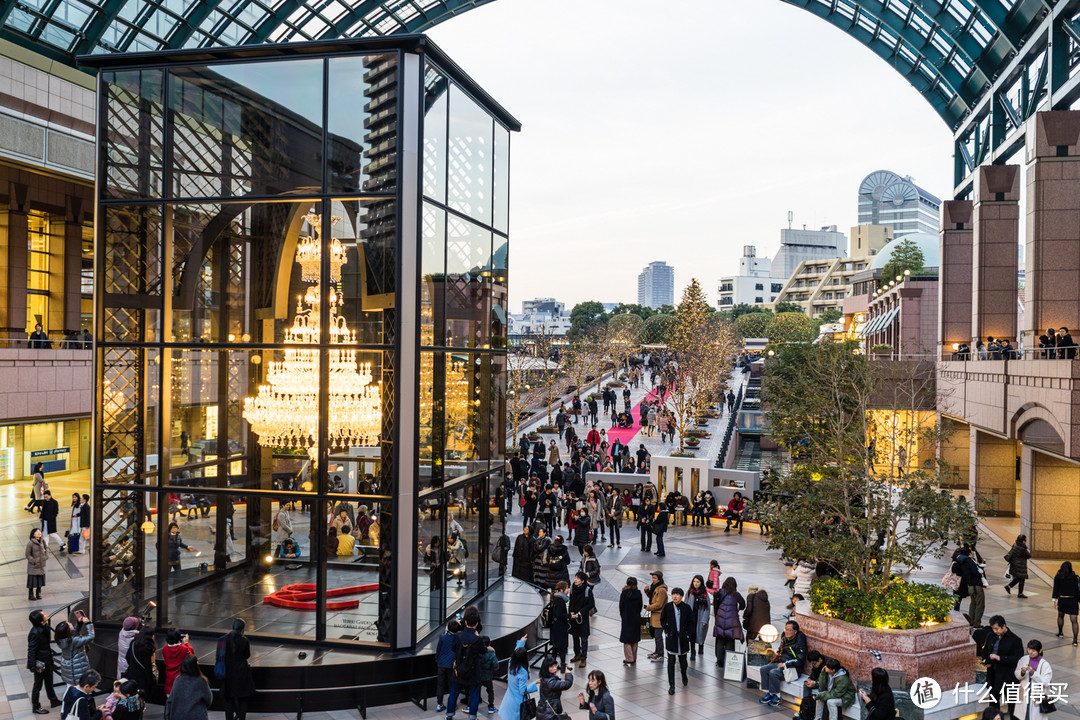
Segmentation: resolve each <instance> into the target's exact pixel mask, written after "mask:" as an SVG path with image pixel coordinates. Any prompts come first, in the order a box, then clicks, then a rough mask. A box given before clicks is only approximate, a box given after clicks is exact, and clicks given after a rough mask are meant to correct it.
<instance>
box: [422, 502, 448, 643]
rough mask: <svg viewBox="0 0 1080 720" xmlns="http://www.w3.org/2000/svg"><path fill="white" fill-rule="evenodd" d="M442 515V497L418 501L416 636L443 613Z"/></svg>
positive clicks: (428, 629)
mask: <svg viewBox="0 0 1080 720" xmlns="http://www.w3.org/2000/svg"><path fill="white" fill-rule="evenodd" d="M445 517H446V505H445V499H444V498H443V499H440V498H425V499H422V500H421V501H420V507H419V522H418V523H417V538H418V541H417V550H418V565H419V572H418V577H417V583H416V590H417V603H416V611H417V612H416V637H417V639H420V638H422V637H424V636H426V635H427V634H428V633H430V632H433V631H434V630H435V629H436V628H438V627H439V625H441V624H442V619H443V617H445V613H444V611H443V607H444V606H443V601H444V597H445V593H446V566H447V564H446V546H445V542H444V541H445V539H446V529H445V527H444V526H443V521H444V518H445Z"/></svg>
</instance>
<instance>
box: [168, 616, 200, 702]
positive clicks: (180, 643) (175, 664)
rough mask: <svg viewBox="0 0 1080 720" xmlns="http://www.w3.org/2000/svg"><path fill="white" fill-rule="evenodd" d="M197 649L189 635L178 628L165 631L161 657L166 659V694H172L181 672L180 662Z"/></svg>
mask: <svg viewBox="0 0 1080 720" xmlns="http://www.w3.org/2000/svg"><path fill="white" fill-rule="evenodd" d="M194 654H195V649H194V648H192V647H191V641H190V640H189V639H188V636H187V635H186V634H184V633H181V632H180V631H179V630H177V629H176V628H169V629H168V631H167V632H166V633H165V647H163V648H162V649H161V657H162V659H163V660H165V694H166V695H170V694H171V693H172V689H173V683H174V682H175V681H176V678H177V676H178V675H179V674H180V664H181V663H182V662H184V658H186V657H187V656H188V655H194Z"/></svg>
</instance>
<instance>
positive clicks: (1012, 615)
mask: <svg viewBox="0 0 1080 720" xmlns="http://www.w3.org/2000/svg"><path fill="white" fill-rule="evenodd" d="M640 392H641V393H642V394H644V390H641V391H640ZM643 440H644V441H646V442H654V441H656V440H658V438H643ZM2 497H3V500H4V502H3V503H2V505H0V532H2V533H3V537H4V538H5V542H4V543H2V545H3V547H4V549H5V550H6V552H7V556H8V557H11V556H16V555H19V551H20V550H21V548H22V547H23V546H24V545H25V539H24V540H21V541H18V542H16V540H17V538H18V537H20V536H23V537H25V535H26V534H28V533H29V528H30V527H32V526H33V518H32V517H31V516H30V514H29V513H25V512H23V510H22V506H23V504H25V499H23V500H21V501H19V502H16V497H15V491H14V490H13V489H9V488H4V489H3V490H2ZM519 522H520V516H519V515H515V516H514V518H513V520H512V524H513V526H514V527H515V529H516V528H517V527H520V525H519V524H518V523H519ZM623 530H624V533H623V543H622V544H623V547H622V549H616V548H608V547H607V546H606V545H603V544H601V545H599V546H598V547H597V551H598V557H599V560H600V563H601V566H602V568H603V570H602V576H603V580H602V582H601V584H600V585H599V586H598V587H597V607H598V610H599V612H598V614H597V616H596V617H595V618H594V621H593V628H594V629H593V635H592V637H591V639H590V651H589V665H588V667H587V668H585V669H583V670H578V669H577V668H575V671H576V672H575V676H574V677H575V682H574V688H573V691H572V692H571V693H568V694H567V695H566V696H565V697H566V698H567V699H571V698H576V697H577V693H578V692H579V691H581V690H582V689H583V688H584V686H585V675H586V674H587V672H588V670H591V669H597V668H598V669H601V670H603V671H604V673H605V674H606V675H607V678H608V683H609V685H610V686H611V690H612V694H613V696H614V698H615V703H616V708H617V714H618V716H619V717H620V718H642V719H643V720H645V719H647V720H656V718H672V717H680V718H688V719H689V720H697V719H698V718H703V719H704V718H708V719H709V720H756V719H765V718H769V719H770V720H776V719H777V718H783V717H790V716H791V713H792V711H793V710H794V707H793V706H791V705H787V704H785V705H783V706H781V707H778V708H769V707H764V706H762V705H760V704H758V702H757V701H758V698H759V697H760V692H759V691H752V690H748V689H747V688H746V685H745V683H736V682H733V681H725V680H722V679H721V676H720V670H719V669H718V668H717V667H716V666H715V664H714V663H715V656H714V653H713V648H712V645H711V643H707V644H706V650H705V657H703V658H702V657H699V658H698V659H697V660H696V661H694V662H693V663H692V664H691V670H690V685H689V687H687V688H685V689H684V688H682V687H681V686H679V687H678V688H677V689H676V693H675V695H674V696H669V695H668V694H667V677H666V672H665V668H664V667H663V665H662V664H661V663H650V662H648V660H647V659H646V658H645V655H646V654H647V653H648V652H649V651H650V649H651V647H650V640H649V639H648V638H644V639H643V642H642V644H641V647H640V649H639V660H638V663H637V665H635V666H632V667H625V666H623V664H622V652H623V651H622V646H621V644H620V643H619V641H618V634H619V617H618V596H619V592H620V590H621V589H622V587H623V585H624V583H625V580H626V578H627V577H628V576H631V575H633V576H634V577H636V578H637V579H638V583H639V586H642V587H643V586H645V585H647V584H648V582H649V573H650V572H651V571H652V570H654V569H661V570H662V571H663V572H664V575H665V580H666V581H667V584H668V587H669V588H673V587H675V586H677V585H678V586H683V587H686V586H687V585H689V584H690V580H691V579H692V578H693V576H694V575H695V574H701V575H703V576H704V575H707V570H708V564H709V560H711V559H713V558H715V559H716V560H717V561H719V563H720V567H721V569H722V570H723V576H724V577H728V576H733V577H735V578H736V580H737V581H738V585H739V590H740V592H743V593H745V592H746V589H747V587H748V586H749V585H757V586H758V587H763V588H765V589H766V590H767V591H768V593H769V597H770V600H771V604H772V617H773V623H774V624H778V623H781V622H783V619H784V613H785V606H786V604H787V602H788V590H787V588H786V587H785V586H784V582H785V579H786V570H785V567H784V565H783V563H782V562H781V559H780V557H779V553H778V552H777V551H773V550H767V549H766V548H765V544H764V542H763V538H762V537H761V536H760V535H759V534H758V530H757V526H756V525H753V524H747V525H746V530H745V532H744V534H742V535H738V534H735V533H724V532H723V525H722V524H721V523H713V525H712V526H711V527H692V526H673V527H672V528H671V531H670V532H669V533H668V535H667V538H666V543H665V544H666V545H667V557H666V558H664V559H662V560H661V559H658V558H656V557H654V556H653V555H652V554H651V553H646V552H642V551H641V550H640V549H639V543H638V541H637V533H636V531H635V530H634V526H633V523H632V522H627V523H625V524H624V527H623ZM982 548H983V554H984V555H985V557H986V560H987V562H988V566H987V576H988V577H989V578H990V581H991V583H992V587H991V588H990V589H989V590H988V591H987V598H986V606H987V607H986V617H989V616H990V615H992V614H995V613H1001V614H1002V615H1004V616H1005V618H1006V620H1008V622H1009V625H1010V627H1011V628H1012V629H1013V630H1014V631H1015V632H1016V633H1017V634H1018V635H1019V636H1020V637H1021V638H1022V639H1023V640H1024V641H1025V642H1026V641H1027V640H1029V639H1031V638H1038V639H1039V640H1041V641H1042V643H1043V646H1044V648H1045V653H1046V657H1047V659H1048V660H1049V661H1050V662H1051V664H1052V665H1053V667H1054V681H1055V682H1064V683H1068V684H1069V687H1070V688H1076V690H1074V691H1073V692H1074V693H1075V696H1076V697H1075V700H1070V704H1069V705H1067V706H1063V707H1062V708H1061V711H1060V712H1059V713H1058V718H1059V719H1063V718H1068V717H1077V716H1078V713H1077V707H1078V705H1080V673H1078V670H1077V669H1078V667H1080V655H1078V653H1077V650H1076V649H1074V648H1073V647H1072V646H1071V638H1066V639H1065V640H1060V639H1057V638H1055V637H1054V631H1055V630H1056V625H1055V618H1056V613H1055V612H1054V610H1053V608H1052V606H1051V603H1050V589H1049V587H1048V586H1047V585H1046V584H1045V583H1044V582H1042V581H1041V580H1039V579H1032V580H1030V581H1029V583H1028V589H1027V590H1026V591H1025V593H1026V594H1027V595H1028V596H1029V599H1028V600H1020V599H1018V598H1017V597H1016V596H1015V595H1012V596H1010V595H1006V594H1005V591H1004V590H1003V589H1002V583H1003V581H1002V574H1003V573H1004V571H1005V561H1004V559H1003V558H1002V556H1003V555H1004V552H1005V551H1004V550H1001V552H998V551H997V548H996V546H995V544H994V543H993V542H992V541H991V540H989V539H987V540H984V541H983V543H982ZM573 555H574V560H575V561H577V559H578V558H577V553H576V552H575V553H573ZM87 562H88V560H87V556H76V557H75V558H67V557H54V558H53V559H51V560H50V564H49V568H48V585H47V586H46V589H45V598H46V600H45V601H44V602H43V603H42V604H41V605H42V607H44V608H45V609H52V608H54V607H57V606H60V605H63V604H64V603H66V602H69V601H71V600H76V599H78V598H80V597H82V596H83V594H84V593H85V591H86V590H87V588H88V572H87ZM946 563H947V560H946V559H933V560H931V561H928V562H927V567H926V569H925V570H923V571H922V572H920V573H919V574H918V575H917V577H916V579H918V580H921V581H923V582H937V581H939V580H940V578H941V576H942V575H943V574H944V572H945V568H946ZM0 573H2V575H0V581H2V582H3V588H2V589H0V683H2V685H0V720H9V719H11V720H16V719H17V720H32V718H36V716H32V714H31V712H30V700H29V695H28V693H29V689H30V685H31V684H32V678H31V675H30V673H29V672H27V671H26V670H25V664H26V661H25V656H26V632H27V621H26V615H27V612H28V611H29V609H30V607H31V605H30V603H28V602H27V601H26V594H25V590H24V589H23V586H24V584H25V583H24V580H25V575H24V573H25V563H24V562H15V563H11V564H8V565H2V566H0ZM35 605H36V603H35ZM710 637H711V636H710ZM532 675H533V679H535V677H536V673H535V671H533V673H532ZM496 688H497V694H498V695H499V696H501V694H502V692H503V689H504V688H505V685H503V684H502V683H496ZM429 707H433V706H429ZM567 709H568V710H569V712H570V715H571V717H572V718H574V719H575V720H584V718H585V712H584V711H578V710H577V709H576V705H574V704H572V703H571V704H569V705H568V708H567ZM368 716H369V718H371V719H372V720H421V719H424V718H428V719H430V718H435V717H436V715H435V713H434V711H433V709H432V710H431V711H428V712H424V711H422V710H420V709H419V708H417V707H416V706H414V705H412V704H402V705H395V706H389V707H380V708H373V709H371V710H370V711H369V715H368ZM42 717H48V716H42ZM53 717H54V720H58V719H59V714H55V715H53ZM146 717H147V718H148V720H158V719H160V718H161V717H162V708H160V707H156V706H152V707H150V708H148V711H147V715H146ZM211 717H212V720H221V718H222V714H221V713H211ZM249 717H251V718H253V720H260V719H262V718H266V719H267V720H293V719H294V717H295V716H285V715H281V714H265V715H264V714H251V715H249ZM346 718H349V719H350V720H357V718H358V714H357V713H356V711H355V710H353V711H336V712H330V713H318V712H316V713H310V712H309V713H305V714H304V720H345V719H346Z"/></svg>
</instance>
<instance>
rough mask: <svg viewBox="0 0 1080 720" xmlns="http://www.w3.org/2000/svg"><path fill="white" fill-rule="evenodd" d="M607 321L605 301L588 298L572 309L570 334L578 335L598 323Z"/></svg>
mask: <svg viewBox="0 0 1080 720" xmlns="http://www.w3.org/2000/svg"><path fill="white" fill-rule="evenodd" d="M606 321H607V315H606V314H605V313H604V305H603V303H601V302H599V301H597V300H587V301H585V302H582V303H578V304H577V305H575V306H574V308H573V309H572V310H571V311H570V334H571V336H578V335H581V334H582V333H584V332H587V331H588V330H589V329H591V328H593V327H595V326H596V325H599V324H602V323H604V322H606Z"/></svg>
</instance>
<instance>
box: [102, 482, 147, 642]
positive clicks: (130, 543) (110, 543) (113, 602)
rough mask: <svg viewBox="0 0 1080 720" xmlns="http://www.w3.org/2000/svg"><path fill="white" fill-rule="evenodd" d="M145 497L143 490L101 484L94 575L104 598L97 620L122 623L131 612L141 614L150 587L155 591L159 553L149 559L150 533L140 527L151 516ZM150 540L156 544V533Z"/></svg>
mask: <svg viewBox="0 0 1080 720" xmlns="http://www.w3.org/2000/svg"><path fill="white" fill-rule="evenodd" d="M142 498H143V496H142V493H139V492H135V491H130V490H126V489H123V488H117V489H113V488H109V487H103V486H98V491H97V493H96V497H95V500H94V506H93V507H96V508H100V512H101V521H100V523H98V524H97V525H96V527H97V531H96V533H95V538H94V542H96V543H98V544H99V546H100V549H99V551H98V553H97V554H96V555H95V560H96V561H97V568H96V571H95V572H94V574H93V577H94V586H95V589H96V595H97V597H98V598H99V599H100V601H101V602H100V606H95V613H96V614H97V618H96V619H97V620H103V621H112V622H122V621H123V620H124V618H126V617H128V616H130V615H139V614H140V613H141V611H142V608H143V606H144V604H145V602H146V600H147V598H148V597H149V596H148V594H147V592H146V588H147V587H149V588H151V590H150V595H152V594H153V592H154V591H153V587H154V579H153V578H154V577H156V575H157V556H156V555H151V556H150V558H149V562H146V557H147V556H146V548H145V546H146V542H147V537H148V536H147V535H146V534H145V533H144V532H143V531H142V529H141V527H140V526H141V525H142V523H143V522H144V521H145V520H147V519H149V517H150V515H149V514H148V513H147V512H146V511H145V508H144V507H143V504H142V502H141V501H142ZM149 539H150V544H151V545H153V536H149ZM147 578H149V579H147ZM147 582H149V585H147V584H146V583H147Z"/></svg>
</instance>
